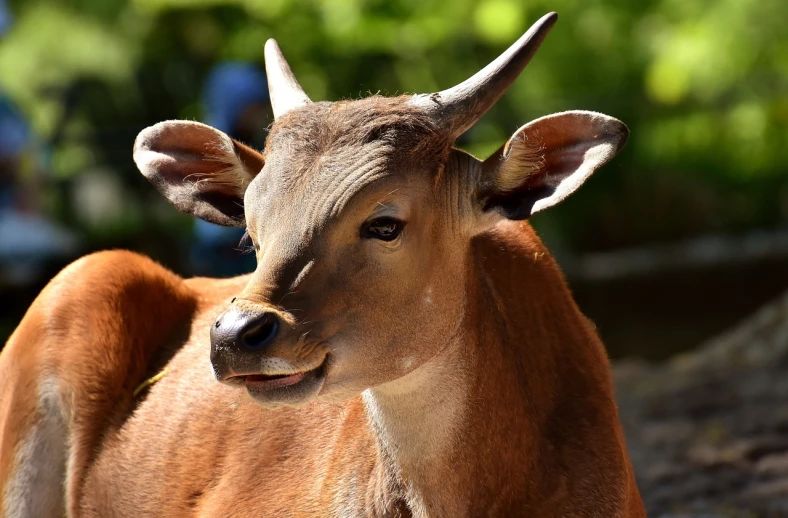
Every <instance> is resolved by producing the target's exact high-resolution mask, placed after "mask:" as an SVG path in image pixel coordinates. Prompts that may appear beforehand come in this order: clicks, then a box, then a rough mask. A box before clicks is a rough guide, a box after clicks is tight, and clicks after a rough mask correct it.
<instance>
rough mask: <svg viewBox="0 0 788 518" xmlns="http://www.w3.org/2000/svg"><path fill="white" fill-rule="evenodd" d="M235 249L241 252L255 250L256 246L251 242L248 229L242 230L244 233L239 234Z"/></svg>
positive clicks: (246, 252) (252, 251)
mask: <svg viewBox="0 0 788 518" xmlns="http://www.w3.org/2000/svg"><path fill="white" fill-rule="evenodd" d="M236 250H238V251H239V252H241V253H242V254H251V253H254V252H255V251H256V250H257V246H256V245H255V244H254V243H253V242H252V237H251V236H250V235H249V230H244V234H243V235H242V236H241V240H240V241H239V242H238V248H236Z"/></svg>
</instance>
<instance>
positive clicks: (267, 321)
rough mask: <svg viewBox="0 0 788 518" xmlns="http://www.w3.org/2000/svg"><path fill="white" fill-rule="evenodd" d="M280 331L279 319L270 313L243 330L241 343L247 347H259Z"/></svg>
mask: <svg viewBox="0 0 788 518" xmlns="http://www.w3.org/2000/svg"><path fill="white" fill-rule="evenodd" d="M278 331H279V320H278V319H277V318H276V316H274V315H272V314H270V313H269V314H266V315H263V317H262V318H261V319H260V320H259V321H258V322H256V323H255V324H253V325H251V326H250V327H249V328H248V329H247V330H245V331H244V332H243V334H242V335H241V343H242V344H243V345H244V347H246V348H247V349H259V348H261V347H263V346H264V345H266V344H267V343H268V342H270V341H271V340H272V339H273V338H274V337H275V336H276V333H277V332H278Z"/></svg>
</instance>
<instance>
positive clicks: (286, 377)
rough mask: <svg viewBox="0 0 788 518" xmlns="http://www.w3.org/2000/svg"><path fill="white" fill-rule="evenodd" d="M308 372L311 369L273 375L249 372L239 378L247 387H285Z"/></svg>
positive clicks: (297, 380)
mask: <svg viewBox="0 0 788 518" xmlns="http://www.w3.org/2000/svg"><path fill="white" fill-rule="evenodd" d="M318 368H319V367H318ZM312 370H315V369H312ZM309 372H312V371H305V372H296V373H294V374H274V375H267V374H249V375H247V376H241V378H243V383H244V385H246V386H247V387H249V386H252V385H253V386H256V387H259V388H273V387H286V386H288V385H295V384H296V383H298V382H299V381H301V380H302V379H304V376H306V374H307V373H309Z"/></svg>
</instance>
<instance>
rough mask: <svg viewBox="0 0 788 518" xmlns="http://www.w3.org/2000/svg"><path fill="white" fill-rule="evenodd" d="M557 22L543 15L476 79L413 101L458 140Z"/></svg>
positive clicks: (553, 18) (485, 110)
mask: <svg viewBox="0 0 788 518" xmlns="http://www.w3.org/2000/svg"><path fill="white" fill-rule="evenodd" d="M557 19H558V15H557V14H556V13H548V14H546V15H544V16H542V18H541V19H540V20H539V21H538V22H536V23H535V24H533V25H532V26H531V28H530V29H528V32H526V33H525V34H524V35H523V36H522V37H521V38H520V39H519V40H517V41H516V42H515V43H514V44H513V45H512V46H511V47H509V48H508V49H506V52H504V53H503V54H501V55H500V56H498V58H497V59H496V60H495V61H493V62H492V63H490V64H489V65H487V66H486V67H484V68H483V69H482V70H480V71H479V72H477V73H476V74H475V75H474V76H473V77H471V78H469V79H466V80H465V81H463V82H462V83H460V84H458V85H457V86H455V87H452V88H449V89H448V90H444V91H442V92H438V93H435V94H419V95H415V96H413V100H412V101H411V102H412V103H414V104H416V105H418V106H421V107H423V108H424V109H425V110H427V111H428V112H431V113H433V114H434V117H435V119H436V120H437V122H438V124H439V125H440V126H441V127H442V128H444V130H445V131H446V132H447V133H448V134H449V135H450V137H451V139H452V140H453V139H455V138H457V137H459V136H460V135H461V134H462V133H464V132H465V131H466V130H467V129H468V128H470V127H471V126H473V125H474V124H475V123H476V121H478V120H479V119H480V118H481V117H482V115H484V114H485V113H487V110H489V109H490V108H492V106H493V105H494V104H495V103H496V102H497V101H498V99H500V98H501V96H502V95H503V94H504V92H506V90H507V89H508V88H509V86H511V84H512V83H513V82H514V80H515V79H517V76H519V75H520V72H522V71H523V69H524V68H525V66H526V65H527V64H528V62H529V61H531V58H532V57H533V55H534V54H535V53H536V50H537V49H538V48H539V45H541V43H542V40H544V38H545V36H547V33H548V32H550V29H551V28H552V27H553V25H554V24H555V22H556V20H557Z"/></svg>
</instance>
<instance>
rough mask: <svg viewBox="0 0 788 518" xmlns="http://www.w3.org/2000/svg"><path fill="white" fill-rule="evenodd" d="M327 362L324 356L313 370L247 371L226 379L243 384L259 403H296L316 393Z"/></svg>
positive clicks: (273, 405) (308, 398)
mask: <svg viewBox="0 0 788 518" xmlns="http://www.w3.org/2000/svg"><path fill="white" fill-rule="evenodd" d="M328 363H329V361H328V355H326V357H325V358H323V360H322V361H321V362H320V364H319V365H318V366H317V367H315V368H313V369H309V370H305V371H299V372H292V373H286V374H260V373H254V374H252V373H248V374H243V375H236V376H234V377H233V378H230V379H229V380H227V381H228V382H229V383H231V384H237V385H241V386H243V387H244V388H245V389H246V391H247V392H248V394H249V395H250V396H252V398H253V399H255V400H256V401H257V402H258V403H260V404H262V405H263V406H267V407H278V406H281V405H282V404H284V405H290V406H293V405H295V406H297V405H300V404H302V403H304V402H306V401H308V400H311V399H312V398H313V397H314V396H316V395H317V394H318V393H319V392H320V390H321V388H322V386H323V383H324V382H325V379H326V375H327V371H328Z"/></svg>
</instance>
